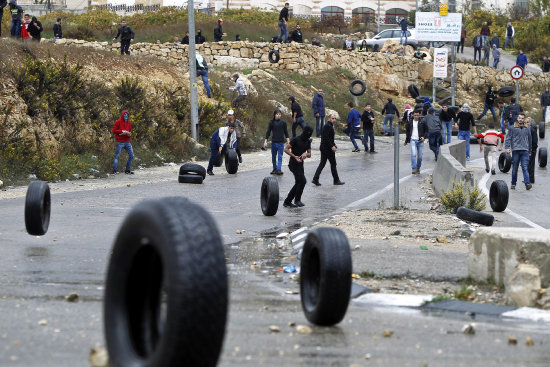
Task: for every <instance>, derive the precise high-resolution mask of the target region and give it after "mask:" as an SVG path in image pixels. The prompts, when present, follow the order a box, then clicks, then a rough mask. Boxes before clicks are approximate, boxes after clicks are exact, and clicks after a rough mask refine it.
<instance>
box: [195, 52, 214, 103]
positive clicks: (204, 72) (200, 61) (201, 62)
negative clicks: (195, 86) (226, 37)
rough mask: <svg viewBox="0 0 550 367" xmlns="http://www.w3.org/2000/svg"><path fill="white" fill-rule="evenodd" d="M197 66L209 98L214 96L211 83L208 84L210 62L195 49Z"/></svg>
mask: <svg viewBox="0 0 550 367" xmlns="http://www.w3.org/2000/svg"><path fill="white" fill-rule="evenodd" d="M195 59H196V67H197V76H200V77H201V79H202V82H203V83H204V89H206V95H207V96H208V98H212V94H211V92H210V84H208V64H207V63H206V60H205V59H204V57H202V55H201V54H200V53H199V52H198V51H195Z"/></svg>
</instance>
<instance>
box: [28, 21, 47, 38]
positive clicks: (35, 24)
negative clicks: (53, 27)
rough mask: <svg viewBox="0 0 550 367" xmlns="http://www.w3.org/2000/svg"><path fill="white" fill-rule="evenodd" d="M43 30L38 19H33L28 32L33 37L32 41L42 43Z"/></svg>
mask: <svg viewBox="0 0 550 367" xmlns="http://www.w3.org/2000/svg"><path fill="white" fill-rule="evenodd" d="M43 30H44V29H43V28H42V23H40V22H39V21H38V19H36V17H32V19H31V22H30V23H29V26H28V27H27V32H29V34H30V35H31V37H32V40H33V41H37V42H40V39H41V38H42V31H43Z"/></svg>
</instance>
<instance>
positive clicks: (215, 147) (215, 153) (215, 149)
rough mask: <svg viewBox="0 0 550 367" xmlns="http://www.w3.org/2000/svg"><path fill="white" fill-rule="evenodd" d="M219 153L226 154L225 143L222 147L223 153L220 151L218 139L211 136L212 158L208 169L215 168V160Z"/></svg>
mask: <svg viewBox="0 0 550 367" xmlns="http://www.w3.org/2000/svg"><path fill="white" fill-rule="evenodd" d="M218 154H225V145H224V146H223V148H222V151H221V153H219V147H218V142H217V139H213V138H210V159H209V160H208V168H207V169H206V170H207V171H212V170H213V169H214V162H215V161H216V157H217V156H218Z"/></svg>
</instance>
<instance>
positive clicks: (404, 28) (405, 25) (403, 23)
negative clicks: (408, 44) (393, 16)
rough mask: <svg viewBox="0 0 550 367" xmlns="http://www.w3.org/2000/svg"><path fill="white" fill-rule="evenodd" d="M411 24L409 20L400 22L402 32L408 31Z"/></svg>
mask: <svg viewBox="0 0 550 367" xmlns="http://www.w3.org/2000/svg"><path fill="white" fill-rule="evenodd" d="M410 24H411V22H409V21H408V20H407V19H403V20H401V21H400V22H399V25H400V26H401V30H402V31H406V30H407V26H408V25H410Z"/></svg>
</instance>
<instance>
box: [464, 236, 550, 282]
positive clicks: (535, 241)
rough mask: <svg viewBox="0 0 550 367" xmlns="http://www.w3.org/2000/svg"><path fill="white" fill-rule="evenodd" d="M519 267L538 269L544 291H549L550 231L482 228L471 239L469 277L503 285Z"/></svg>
mask: <svg viewBox="0 0 550 367" xmlns="http://www.w3.org/2000/svg"><path fill="white" fill-rule="evenodd" d="M520 264H531V265H533V266H535V267H537V268H538V269H539V271H540V279H541V285H542V287H543V288H547V287H550V230H541V229H535V228H479V229H477V230H476V231H475V232H474V234H473V235H472V237H471V238H470V242H469V245H468V275H469V276H470V277H471V278H473V279H475V280H477V281H488V280H492V281H494V282H495V283H496V284H498V285H504V284H505V282H506V280H507V279H508V277H509V276H510V274H512V272H513V271H514V269H516V267H517V266H518V265H520Z"/></svg>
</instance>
